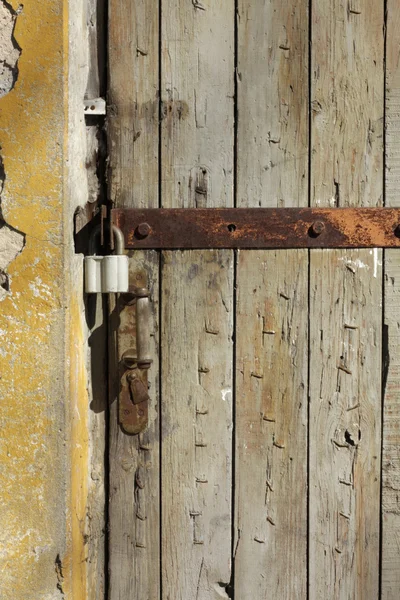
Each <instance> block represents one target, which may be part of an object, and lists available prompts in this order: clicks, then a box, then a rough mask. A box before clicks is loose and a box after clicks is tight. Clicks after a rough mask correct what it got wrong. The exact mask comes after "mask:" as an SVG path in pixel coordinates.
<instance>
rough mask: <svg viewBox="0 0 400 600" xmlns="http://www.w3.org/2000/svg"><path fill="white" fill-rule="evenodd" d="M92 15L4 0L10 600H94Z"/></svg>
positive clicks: (4, 394) (0, 269) (4, 417)
mask: <svg viewBox="0 0 400 600" xmlns="http://www.w3.org/2000/svg"><path fill="white" fill-rule="evenodd" d="M84 4H85V3H84V2H83V3H82V2H78V0H41V1H40V2H37V1H36V0H35V1H34V0H26V1H25V2H24V4H23V6H22V5H20V4H19V3H18V2H14V1H13V0H11V1H10V2H9V3H7V2H6V1H5V0H0V156H1V163H0V211H1V212H0V299H1V300H2V302H1V303H0V489H1V494H0V598H1V600H58V599H59V598H68V599H72V598H73V600H88V599H89V598H90V594H89V593H88V591H87V573H86V568H87V549H86V547H85V536H86V513H87V505H86V498H87V466H88V454H89V448H88V427H87V419H88V416H87V413H88V392H87V372H86V366H85V365H86V352H87V330H86V326H85V323H84V310H83V308H84V307H83V300H82V298H83V295H82V257H80V256H75V254H74V247H73V229H72V215H73V213H74V210H75V208H76V206H77V205H78V204H80V203H81V204H82V203H84V202H83V200H84V199H85V196H86V194H87V190H86V182H85V176H84V172H85V160H84V145H85V143H84V140H85V137H84V121H83V115H82V100H83V93H84V80H85V73H87V57H86V54H87V48H86V45H85V32H84V29H83V25H82V24H83V23H84V22H85V20H84V15H83V12H84ZM69 14H70V15H71V17H70V18H69V17H68V15H69ZM68 19H70V21H68ZM74 36H75V37H74Z"/></svg>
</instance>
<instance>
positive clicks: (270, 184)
mask: <svg viewBox="0 0 400 600" xmlns="http://www.w3.org/2000/svg"><path fill="white" fill-rule="evenodd" d="M238 8H239V13H238V21H237V23H238V82H237V90H238V97H237V103H238V126H237V205H238V207H240V208H242V207H258V206H262V207H282V206H286V207H288V206H307V204H308V195H307V180H308V2H305V1H304V0H296V1H295V2H291V3H282V2H278V1H273V2H253V1H251V0H239V6H238ZM237 290H238V292H237V299H238V300H237V321H236V323H237V331H236V339H237V347H236V357H237V358H236V436H235V437H236V454H235V456H236V466H235V487H236V490H235V534H236V540H235V556H234V559H235V582H234V589H235V597H238V598H250V597H252V598H257V599H258V598H267V597H270V596H271V597H276V598H282V599H283V598H287V599H289V598H290V599H292V598H299V599H304V598H305V597H306V587H307V584H306V581H307V349H308V347H307V327H308V320H307V298H308V253H307V251H300V252H299V251H280V252H272V251H270V252H268V251H261V252H260V251H240V253H239V255H238V263H237Z"/></svg>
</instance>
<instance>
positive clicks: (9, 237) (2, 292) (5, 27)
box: [0, 0, 25, 301]
mask: <svg viewBox="0 0 400 600" xmlns="http://www.w3.org/2000/svg"><path fill="white" fill-rule="evenodd" d="M21 10H22V7H21V6H18V8H17V10H14V9H13V8H12V6H11V5H10V4H8V3H7V2H4V0H3V1H2V2H0V98H2V97H3V96H5V95H6V94H8V93H9V92H11V90H12V89H13V87H14V85H15V83H16V81H17V78H18V59H19V57H20V54H21V48H20V47H19V45H18V43H17V41H16V39H15V37H14V28H15V23H16V19H17V16H18V14H19V13H20V12H21ZM5 178H6V175H5V171H4V165H3V161H2V159H1V156H0V301H1V300H3V299H4V297H5V296H6V295H7V293H8V292H9V289H10V282H9V277H8V275H7V272H6V270H7V267H8V265H9V264H10V263H11V262H12V261H13V260H14V259H15V258H16V257H17V256H18V254H19V253H20V252H21V251H22V249H23V247H24V242H25V240H24V235H23V234H22V233H20V232H18V231H17V230H16V229H13V228H11V227H9V226H8V225H7V223H5V221H4V219H3V218H2V206H1V194H2V192H3V188H4V183H5Z"/></svg>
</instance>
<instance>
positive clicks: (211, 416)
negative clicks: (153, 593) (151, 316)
mask: <svg viewBox="0 0 400 600" xmlns="http://www.w3.org/2000/svg"><path fill="white" fill-rule="evenodd" d="M162 281H163V294H162V299H163V300H162V340H164V346H163V348H164V349H163V354H162V589H163V598H165V599H168V600H169V599H172V598H182V599H183V598H193V599H195V598H196V599H197V598H198V599H199V600H200V599H201V600H211V599H213V600H214V599H215V600H216V599H217V598H226V597H227V595H226V592H225V589H224V588H225V587H226V586H228V584H229V583H230V556H231V472H232V334H233V331H232V323H233V310H232V286H233V263H232V256H231V253H230V252H226V251H219V252H218V251H212V250H210V251H197V252H196V251H191V252H180V251H177V252H174V253H172V252H168V253H165V255H164V264H163V269H162Z"/></svg>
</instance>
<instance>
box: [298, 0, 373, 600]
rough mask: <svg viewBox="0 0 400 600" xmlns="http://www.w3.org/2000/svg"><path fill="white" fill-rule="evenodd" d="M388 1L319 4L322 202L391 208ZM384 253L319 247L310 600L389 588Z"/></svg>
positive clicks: (317, 190) (317, 196)
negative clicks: (382, 571)
mask: <svg viewBox="0 0 400 600" xmlns="http://www.w3.org/2000/svg"><path fill="white" fill-rule="evenodd" d="M383 24H384V15H383V5H382V4H381V3H377V2H374V0H368V1H367V2H363V3H361V2H357V1H355V0H352V2H350V3H347V2H343V1H342V0H335V2H330V1H328V0H323V1H321V2H318V3H313V10H312V88H311V94H312V97H311V108H312V123H311V144H312V154H311V203H312V205H313V206H332V207H334V206H343V205H344V203H346V205H350V206H379V205H380V204H381V203H382V193H383V187H382V158H383V148H382V143H383V135H382V117H383V77H382V74H383ZM381 259H382V253H381V251H378V250H360V251H357V250H355V251H347V252H345V251H330V250H321V251H319V250H313V251H311V253H310V260H311V262H310V298H311V307H310V359H309V360H310V413H309V414H310V421H309V439H310V452H309V455H310V466H309V468H310V492H309V497H310V500H309V502H310V509H309V510H310V513H309V515H310V521H309V532H310V538H309V539H310V546H309V558H310V562H309V597H310V600H313V599H318V600H319V599H320V598H327V597H335V598H338V599H339V598H340V599H343V600H344V599H346V600H348V599H350V598H351V599H352V600H355V599H360V600H361V599H363V600H366V599H369V598H371V599H375V598H377V597H378V589H379V526H380V522H379V489H380V426H381V349H382V348H381V334H382V327H381V320H382V319H381V306H382V290H381V280H382V269H381Z"/></svg>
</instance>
